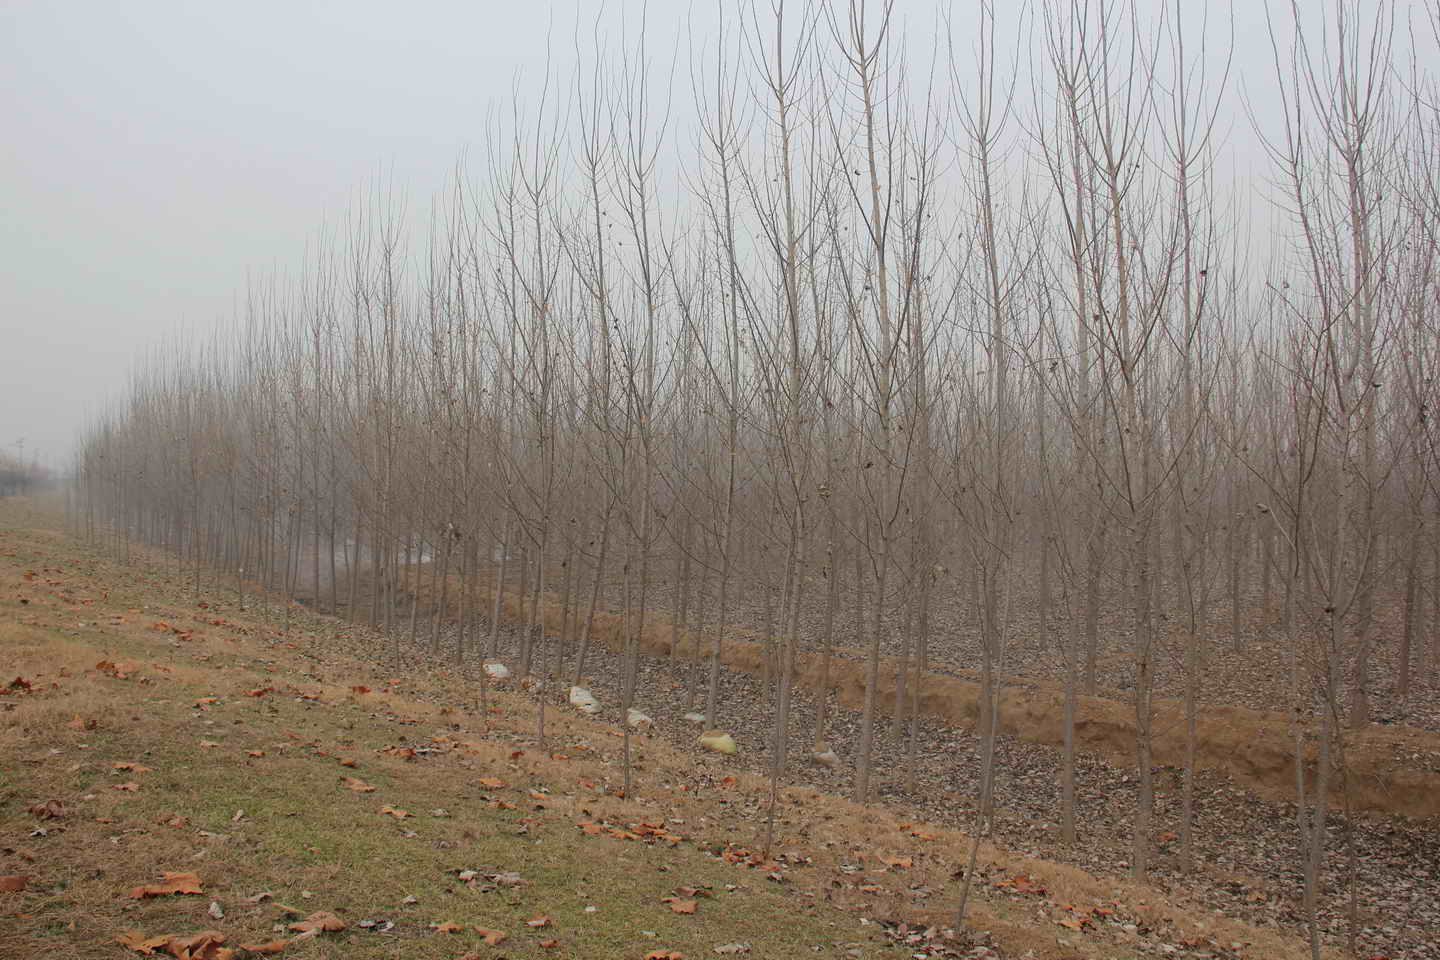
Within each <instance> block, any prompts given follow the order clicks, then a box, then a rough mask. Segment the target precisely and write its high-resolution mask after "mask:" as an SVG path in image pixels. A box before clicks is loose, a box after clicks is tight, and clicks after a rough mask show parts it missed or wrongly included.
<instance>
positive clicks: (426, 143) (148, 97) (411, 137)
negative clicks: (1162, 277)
mask: <svg viewBox="0 0 1440 960" xmlns="http://www.w3.org/2000/svg"><path fill="white" fill-rule="evenodd" d="M723 6H724V7H725V8H726V9H727V10H729V11H731V12H730V13H727V14H726V16H727V18H729V19H730V20H734V18H735V14H734V13H733V8H734V7H735V6H736V5H735V4H733V3H729V2H727V3H724V4H723ZM958 6H963V7H964V8H965V9H963V10H959V9H957V10H956V11H954V14H953V15H954V17H955V18H956V20H955V24H954V26H955V36H956V37H957V49H960V50H962V51H968V50H969V49H971V46H972V44H971V42H970V40H968V39H967V36H968V34H967V31H969V30H970V27H969V23H970V21H969V20H967V19H966V18H969V17H973V15H974V11H973V10H971V9H970V7H972V6H974V5H970V4H967V5H958ZM1140 6H1141V7H1142V9H1149V10H1150V12H1151V13H1152V14H1153V13H1154V12H1155V11H1158V9H1159V8H1160V6H1161V4H1159V3H1158V2H1145V0H1142V2H1141V4H1140ZM1182 6H1183V7H1184V8H1185V9H1186V13H1185V16H1186V17H1191V16H1193V17H1195V18H1196V24H1197V25H1198V24H1199V22H1200V18H1201V17H1202V15H1203V14H1204V12H1205V7H1206V5H1205V4H1190V3H1187V4H1183V5H1182ZM1314 6H1318V4H1317V5H1314ZM1238 7H1239V8H1238V9H1237V10H1236V11H1235V26H1234V33H1235V38H1236V40H1235V59H1234V65H1233V68H1232V75H1233V76H1232V83H1231V89H1230V92H1229V93H1228V94H1227V97H1226V105H1225V107H1224V109H1223V111H1222V115H1221V119H1220V128H1221V133H1222V135H1223V136H1224V137H1225V140H1224V144H1223V147H1222V148H1221V152H1222V154H1223V161H1222V162H1223V164H1224V165H1225V168H1226V169H1227V170H1228V171H1230V173H1229V175H1228V177H1227V178H1226V182H1228V183H1229V184H1230V186H1231V187H1232V188H1233V189H1234V190H1235V191H1236V196H1238V197H1240V198H1241V199H1240V200H1239V201H1238V202H1241V203H1245V202H1248V201H1246V200H1245V199H1244V198H1245V196H1246V195H1247V194H1246V191H1247V190H1248V187H1247V184H1248V183H1249V182H1250V180H1251V179H1252V178H1254V177H1255V176H1257V175H1263V171H1264V156H1263V152H1262V151H1261V149H1260V148H1259V146H1258V143H1257V139H1256V137H1255V133H1254V131H1253V129H1252V124H1251V121H1250V119H1249V118H1248V117H1247V115H1246V112H1245V110H1244V108H1243V103H1244V102H1245V98H1246V97H1248V99H1249V101H1250V103H1251V112H1252V113H1253V114H1254V116H1255V117H1256V118H1257V119H1258V123H1259V124H1260V125H1261V126H1262V127H1263V126H1264V125H1266V124H1269V123H1272V122H1273V121H1274V118H1275V116H1276V113H1275V103H1274V102H1273V99H1272V98H1271V95H1270V93H1269V91H1270V90H1272V89H1273V88H1274V87H1275V83H1274V72H1273V71H1274V67H1273V65H1272V64H1271V60H1270V57H1271V50H1270V46H1269V42H1268V39H1267V37H1266V34H1265V17H1264V11H1263V9H1262V8H1261V7H1260V5H1259V4H1240V5H1238ZM1197 8H1198V9H1197ZM642 9H645V8H642V6H641V5H639V4H634V3H631V4H625V3H619V2H617V3H611V4H609V5H607V8H606V10H605V12H604V15H603V26H602V27H600V28H599V31H600V33H602V34H604V35H608V36H609V37H610V38H611V40H612V42H613V41H615V40H617V39H618V38H621V37H625V38H628V39H629V40H630V42H631V43H633V42H634V39H635V38H636V37H637V36H638V24H639V22H640V15H641V11H642ZM941 9H943V7H942V6H941V5H937V4H935V3H932V2H929V0H904V2H901V3H900V4H899V5H898V11H899V13H900V15H901V16H902V17H903V18H904V19H903V21H902V25H903V29H904V37H905V40H904V43H905V44H906V46H907V48H908V49H909V52H910V55H911V69H912V71H913V70H916V69H917V67H916V65H917V64H928V62H929V60H930V56H931V53H932V51H934V49H935V48H936V45H937V41H936V39H935V27H936V24H937V20H938V17H939V11H940V10H941ZM399 10H400V8H398V7H396V6H394V5H393V4H381V3H373V2H366V3H361V2H343V3H342V2H330V3H319V2H317V3H301V4H296V3H283V4H281V3H252V4H246V5H244V6H243V7H236V6H233V5H219V4H208V3H203V4H195V3H158V2H149V3H123V4H121V3H86V4H79V3H54V2H17V0H10V2H7V3H6V4H5V5H4V9H3V12H0V23H3V29H0V98H3V101H0V102H3V114H0V116H3V121H4V143H5V146H4V148H3V153H0V201H3V217H0V258H3V263H4V283H3V285H0V358H3V359H0V369H3V371H4V393H3V399H0V452H3V453H5V454H9V455H12V456H13V455H14V454H16V453H18V452H19V451H20V450H21V449H22V446H21V444H23V451H24V456H25V459H26V460H27V461H28V460H30V459H31V458H32V457H34V456H38V458H39V459H40V461H41V462H42V463H48V464H50V465H52V466H56V467H61V466H63V461H64V459H65V458H66V457H67V456H68V454H69V451H70V449H71V447H72V445H73V441H74V439H75V436H76V433H77V431H78V430H79V429H80V427H81V426H82V424H83V423H84V421H85V419H86V417H87V416H89V415H92V414H94V413H95V412H97V411H99V410H102V409H104V407H105V405H106V404H107V403H115V402H119V398H120V397H121V396H123V392H124V386H125V381H126V375H127V369H129V368H130V367H131V365H132V363H133V362H134V361H135V360H136V359H137V358H138V357H141V356H143V355H144V354H146V353H147V352H150V351H156V350H168V349H171V348H172V347H173V346H174V345H175V344H176V343H177V342H178V341H180V340H181V339H182V338H183V339H190V340H195V339H198V338H203V337H205V336H207V335H208V332H209V331H211V330H212V329H214V328H215V327H216V325H217V324H222V323H226V322H228V321H229V320H230V319H231V318H233V317H234V316H235V314H236V312H237V304H239V303H240V302H242V301H243V298H244V294H245V288H246V284H247V281H248V278H250V277H256V276H261V275H264V274H266V273H268V272H270V271H273V270H280V271H283V270H287V269H288V270H292V271H294V270H298V269H299V268H300V266H301V264H302V262H303V260H304V257H305V254H306V247H307V243H310V244H313V243H314V238H315V237H316V235H317V231H318V230H319V229H320V228H321V227H322V225H324V224H325V223H327V222H329V223H335V222H338V221H339V220H341V219H342V218H343V216H344V213H345V211H346V209H347V207H348V206H349V205H350V204H351V202H352V201H353V199H354V198H355V196H356V195H357V193H359V192H363V191H364V190H366V189H367V188H373V187H374V186H375V185H376V184H387V185H389V187H391V188H393V189H395V190H397V191H399V192H400V193H401V194H403V196H404V197H406V198H408V201H409V205H410V207H411V208H412V213H413V212H414V211H415V210H416V209H418V210H419V211H420V212H421V213H422V214H423V212H424V211H425V210H426V208H427V207H428V204H429V201H430V198H431V197H432V196H433V195H434V194H435V193H436V192H437V191H439V190H441V189H442V187H443V185H444V183H445V182H446V179H447V177H449V176H450V175H451V174H453V172H454V171H455V169H456V165H457V163H458V162H459V161H460V160H461V158H462V157H464V156H467V155H469V156H472V157H474V156H476V155H477V154H478V155H481V156H483V155H484V152H485V150H486V149H487V143H486V139H485V133H486V130H487V125H493V124H495V123H499V122H503V120H504V119H505V118H506V117H508V115H509V114H510V111H511V104H512V101H513V100H515V99H517V98H518V99H519V100H522V101H526V102H531V101H534V100H535V99H537V98H538V97H539V93H540V90H541V81H542V79H543V77H544V75H545V73H546V69H547V48H548V50H549V58H548V63H549V68H550V70H551V71H552V72H553V74H554V75H555V76H556V77H557V78H558V82H559V83H560V84H561V85H562V86H563V85H565V84H568V83H570V82H572V77H573V74H572V69H573V65H574V62H575V50H576V47H577V42H578V45H579V46H580V48H581V49H582V52H588V51H589V49H590V47H591V46H592V40H591V38H592V36H593V35H594V34H595V33H596V29H597V28H596V27H595V26H594V23H593V18H594V17H595V16H596V13H597V11H598V10H599V6H598V5H597V4H593V3H576V2H556V3H553V4H551V5H549V6H546V5H544V4H524V3H489V2H470V3H453V4H416V5H409V6H407V7H406V8H405V12H404V14H403V15H401V14H400V13H399ZM1209 13H1210V23H1209V25H1208V27H1207V28H1206V29H1207V30H1208V34H1209V39H1210V43H1211V44H1212V45H1213V46H1214V49H1215V51H1216V52H1215V53H1214V54H1213V57H1212V59H1213V61H1214V70H1215V75H1216V76H1218V74H1219V73H1220V71H1221V70H1222V69H1223V50H1222V48H1223V47H1225V46H1226V45H1227V44H1228V35H1229V33H1230V27H1229V24H1228V23H1227V22H1226V20H1225V18H1226V16H1228V11H1222V10H1221V8H1220V6H1219V5H1218V4H1212V5H1210V7H1209ZM577 15H579V16H581V17H583V23H582V24H581V25H580V28H579V30H578V31H577V26H576V16H577ZM646 16H647V17H648V22H647V36H648V38H649V49H650V53H651V55H652V57H653V58H654V59H655V61H656V66H655V68H654V70H655V74H656V76H657V77H658V78H659V79H658V81H657V87H658V88H659V89H661V90H663V91H671V90H673V91H674V97H673V99H672V101H671V103H670V104H669V109H670V115H671V117H672V126H671V130H672V133H673V135H674V136H676V137H677V138H680V139H686V136H687V135H686V134H685V133H684V131H685V130H686V129H687V119H688V117H689V115H690V114H692V113H693V106H692V103H691V99H690V95H689V92H688V74H687V70H688V64H689V63H690V62H691V61H692V60H693V57H692V56H691V55H690V53H689V51H690V50H691V44H690V41H689V40H688V39H687V36H688V35H691V34H693V35H694V36H696V37H698V38H700V41H699V44H700V46H701V47H702V48H703V46H704V44H705V43H706V42H707V40H708V38H709V37H710V36H711V35H712V34H713V31H714V23H715V19H716V17H717V16H719V14H717V13H716V11H715V4H713V3H710V4H705V3H702V4H699V5H697V6H696V9H695V10H693V11H692V9H691V5H690V4H689V3H672V2H666V0H652V2H651V3H650V4H649V5H648V10H647V11H646ZM1192 29H1198V28H1197V27H1196V26H1190V27H1187V30H1192ZM687 31H688V33H687ZM1002 31H1008V34H1009V36H1008V38H1007V36H1004V35H1002V36H1000V37H999V38H998V44H999V46H1000V47H1002V48H1008V49H1011V50H1014V49H1016V47H1017V46H1022V47H1023V46H1024V44H1025V41H1024V40H1023V37H1021V34H1020V31H1019V29H1018V28H1017V27H1015V25H1014V23H1013V20H1012V21H1011V22H1010V23H1008V24H1006V23H1002ZM1399 32H1401V33H1403V30H1402V31H1399ZM1201 33H1203V31H1201ZM1017 37H1021V39H1020V40H1018V41H1017ZM959 70H960V72H961V74H964V75H969V74H971V73H972V72H973V66H972V65H970V64H961V65H960V67H959ZM1026 86H1027V82H1026V79H1025V78H1024V77H1022V78H1021V82H1020V85H1019V87H1020V89H1021V90H1022V91H1023V90H1024V89H1025V88H1026ZM1021 109H1029V108H1028V106H1027V105H1025V104H1021ZM688 146H689V144H688V143H681V144H680V147H681V148H682V149H683V148H688ZM672 173H673V171H672ZM1254 214H1255V216H1257V217H1260V218H1262V220H1263V219H1264V218H1265V217H1266V216H1267V211H1266V210H1264V209H1258V208H1257V209H1256V210H1255V211H1254ZM419 219H421V220H423V216H421V217H420V218H419ZM1268 229H1269V228H1268V227H1266V228H1264V229H1262V230H1261V231H1260V233H1262V234H1263V233H1264V232H1265V231H1266V230H1268ZM1262 242H1263V241H1262Z"/></svg>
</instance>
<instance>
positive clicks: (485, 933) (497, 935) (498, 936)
mask: <svg viewBox="0 0 1440 960" xmlns="http://www.w3.org/2000/svg"><path fill="white" fill-rule="evenodd" d="M475 932H476V933H478V934H480V936H481V937H482V938H483V939H484V940H485V943H486V944H487V945H488V946H491V947H498V946H500V944H502V943H504V942H505V937H506V936H507V934H506V933H505V931H504V930H487V929H485V928H484V927H476V928H475Z"/></svg>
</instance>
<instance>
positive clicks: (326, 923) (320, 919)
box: [289, 911, 345, 933]
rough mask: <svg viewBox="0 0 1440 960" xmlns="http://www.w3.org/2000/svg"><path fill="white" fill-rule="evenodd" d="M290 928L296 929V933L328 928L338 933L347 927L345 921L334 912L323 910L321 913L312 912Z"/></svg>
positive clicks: (320, 930) (319, 930)
mask: <svg viewBox="0 0 1440 960" xmlns="http://www.w3.org/2000/svg"><path fill="white" fill-rule="evenodd" d="M289 929H291V930H294V931H295V932H296V933H310V932H312V931H314V932H316V933H319V932H323V931H327V930H328V931H330V932H331V933H338V932H339V931H341V930H344V929H345V921H343V920H341V919H340V918H339V917H337V916H335V914H333V913H327V912H325V911H321V912H320V913H312V914H310V916H308V917H306V918H305V919H304V920H300V921H297V922H296V923H292V924H290V927H289Z"/></svg>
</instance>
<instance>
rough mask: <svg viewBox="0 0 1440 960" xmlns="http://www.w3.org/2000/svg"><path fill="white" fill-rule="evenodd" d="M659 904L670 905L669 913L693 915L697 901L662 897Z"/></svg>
mask: <svg viewBox="0 0 1440 960" xmlns="http://www.w3.org/2000/svg"><path fill="white" fill-rule="evenodd" d="M660 902H661V903H668V904H670V912H671V913H694V912H695V907H696V905H697V902H698V901H695V900H681V899H680V898H679V897H663V898H661V900H660Z"/></svg>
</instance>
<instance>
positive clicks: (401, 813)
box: [380, 805, 410, 820]
mask: <svg viewBox="0 0 1440 960" xmlns="http://www.w3.org/2000/svg"><path fill="white" fill-rule="evenodd" d="M380 812H381V813H382V814H387V813H388V814H389V815H390V816H392V817H394V818H395V819H396V820H404V819H405V818H406V817H408V816H410V811H409V810H397V809H396V808H395V807H392V806H388V805H387V806H383V807H381V808H380Z"/></svg>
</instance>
